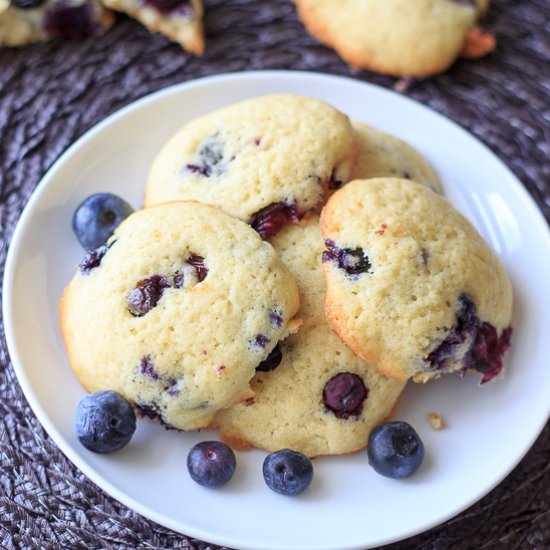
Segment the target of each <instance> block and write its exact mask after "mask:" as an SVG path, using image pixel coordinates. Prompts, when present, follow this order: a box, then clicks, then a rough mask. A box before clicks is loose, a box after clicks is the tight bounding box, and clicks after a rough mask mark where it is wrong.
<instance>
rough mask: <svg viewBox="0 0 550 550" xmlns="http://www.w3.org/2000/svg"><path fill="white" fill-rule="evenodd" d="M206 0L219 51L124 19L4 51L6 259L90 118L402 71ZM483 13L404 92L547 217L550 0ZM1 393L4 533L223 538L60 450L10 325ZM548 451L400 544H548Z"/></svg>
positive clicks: (279, 20) (253, 5)
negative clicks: (511, 178) (25, 386)
mask: <svg viewBox="0 0 550 550" xmlns="http://www.w3.org/2000/svg"><path fill="white" fill-rule="evenodd" d="M206 4H207V16H206V29H207V38H208V42H207V53H206V55H205V57H204V58H203V59H200V60H199V59H194V58H190V57H189V56H186V55H184V54H183V53H182V52H181V51H180V50H179V48H178V47H176V46H174V45H171V44H169V43H168V42H167V41H165V40H164V39H163V38H161V37H159V36H152V35H150V34H148V33H147V32H146V31H145V30H144V29H143V28H141V27H140V26H139V25H137V24H135V23H133V22H131V21H129V20H126V19H123V18H120V20H119V22H118V23H117V25H116V26H115V27H114V28H113V29H112V30H111V31H110V32H109V33H108V34H106V35H105V36H103V37H102V38H100V39H96V40H91V41H88V42H85V43H82V44H70V43H57V42H52V43H50V44H46V45H37V46H32V47H29V48H27V49H24V50H21V51H14V50H12V51H8V50H4V51H0V266H1V267H0V269H1V270H2V271H3V265H4V260H5V255H6V248H7V243H9V241H10V238H11V235H12V232H13V229H14V226H15V224H16V221H17V219H18V217H19V215H20V213H21V210H22V208H23V206H24V205H25V203H26V201H27V199H28V198H29V195H30V194H31V192H32V190H33V189H34V187H35V186H36V184H37V183H38V181H39V179H40V178H41V176H42V175H43V174H44V173H45V172H46V170H47V169H48V167H49V166H51V164H52V163H53V162H54V161H55V159H56V158H57V157H58V156H59V155H60V154H61V153H62V152H63V151H64V150H65V149H66V148H67V147H68V146H69V145H70V144H71V143H72V142H73V141H74V140H75V139H76V138H78V137H79V136H80V135H81V134H82V133H83V132H85V131H86V130H87V129H88V128H90V127H91V126H92V125H94V124H95V123H96V122H98V121H100V120H102V119H103V118H105V116H107V115H108V114H110V113H112V112H113V111H115V110H117V109H119V108H120V107H122V106H123V105H126V104H128V103H130V102H131V101H133V100H135V99H137V98H139V97H141V96H143V95H144V94H147V93H149V92H152V91H155V90H158V89H160V88H163V87H165V86H167V85H169V84H174V83H176V82H181V81H184V80H189V79H192V78H196V77H199V76H203V75H211V74H215V73H220V72H226V71H239V70H244V69H275V68H292V69H305V70H316V71H324V72H330V73H335V74H343V75H351V76H354V77H356V78H358V79H361V80H368V81H371V82H375V83H378V84H381V85H383V86H392V85H393V83H394V81H393V80H392V79H389V78H386V77H381V76H376V75H372V74H368V73H359V74H357V73H353V72H351V71H350V70H349V69H348V68H347V67H346V65H344V64H343V63H342V62H341V61H340V60H339V59H338V57H337V56H336V55H335V54H334V53H333V52H331V51H329V50H327V49H325V48H324V47H322V46H320V45H318V44H317V43H316V41H315V40H313V39H312V38H310V37H309V36H308V35H307V34H306V33H305V32H304V30H303V28H302V27H301V25H300V24H299V22H298V21H297V19H296V17H295V14H294V10H293V7H292V5H291V4H290V2H288V1H282V0H262V1H254V0H226V1H223V0H211V1H207V2H206ZM487 25H488V26H489V28H491V29H493V30H495V31H496V32H497V34H498V38H499V46H498V50H497V51H496V52H495V53H494V54H493V55H491V56H490V57H488V58H486V59H484V60H482V61H479V62H460V63H458V64H457V65H456V66H455V67H454V68H453V69H452V70H451V71H450V72H449V73H447V74H445V75H443V76H440V77H437V78H434V79H432V80H429V81H426V82H417V83H415V84H413V86H412V87H411V88H410V89H409V90H408V91H407V94H408V95H410V96H411V97H414V98H416V99H418V100H420V101H422V102H424V103H426V104H428V105H430V106H431V107H432V108H434V109H436V110H437V111H440V112H442V113H444V114H446V115H448V116H449V117H451V118H452V119H454V120H456V121H458V122H459V123H460V124H462V125H463V126H465V127H466V128H468V129H469V130H470V131H472V132H473V133H474V134H476V135H477V136H478V137H479V138H481V139H482V140H483V141H484V142H485V143H486V144H488V145H489V146H490V147H491V148H492V149H493V150H494V151H495V152H496V153H497V154H498V155H499V156H500V157H501V158H502V159H503V160H504V161H505V162H506V163H507V164H508V165H509V166H510V168H511V169H512V170H513V171H514V172H515V173H516V174H517V175H518V176H519V178H520V179H521V180H522V181H523V182H524V183H525V185H526V187H527V188H528V190H529V191H530V193H531V194H532V195H533V197H534V198H535V200H536V201H537V203H538V204H539V206H540V207H541V208H542V210H543V211H544V213H545V215H546V217H547V219H550V162H549V156H550V74H549V72H548V66H549V61H548V60H549V59H550V31H549V30H548V29H549V26H550V1H549V0H494V9H493V11H492V13H491V16H490V18H489V20H488V21H487ZM29 344H30V345H31V344H32V343H29ZM549 399H550V396H549ZM0 400H1V401H0V546H1V547H2V548H25V549H26V548H29V549H34V548H45V549H49V548H90V549H95V548H144V549H145V548H186V549H195V550H196V549H201V550H203V549H207V548H209V549H210V548H215V547H214V546H212V545H208V544H206V543H202V542H199V541H195V540H191V539H188V538H186V537H184V536H180V535H178V534H175V533H173V532H171V531H169V530H167V529H164V528H162V527H159V526H158V525H156V524H154V523H152V522H150V521H148V520H146V519H144V518H142V517H141V516H139V515H137V514H135V513H134V512H131V511H130V510H128V509H127V508H126V507H124V506H122V505H121V504H119V503H118V502H117V501H115V500H113V499H112V498H110V497H108V496H107V495H105V493H103V492H102V491H101V490H99V489H98V488H97V487H96V486H95V485H94V484H92V483H91V482H90V481H89V480H88V479H87V478H86V477H85V476H84V475H83V474H82V473H81V472H80V471H78V470H77V469H76V468H75V467H74V466H73V465H72V464H71V463H70V462H69V461H68V460H67V459H66V458H65V457H64V456H63V455H62V454H61V453H60V451H59V450H58V449H57V448H56V446H55V445H54V444H53V443H52V441H51V440H50V439H49V438H48V437H47V435H46V433H45V432H44V430H43V429H42V427H41V426H40V423H39V422H38V421H37V420H36V418H35V417H34V415H33V413H32V412H31V410H30V409H29V407H28V405H27V403H26V401H25V399H24V397H23V395H22V392H21V390H20V388H19V385H18V383H17V380H16V378H15V375H14V373H13V370H12V367H11V365H10V362H9V358H8V355H7V351H6V346H5V342H4V339H3V335H2V337H1V338H0ZM495 433H496V435H495V437H505V436H506V430H505V427H502V426H500V427H496V431H495ZM490 435H491V434H488V437H490ZM472 452H473V453H475V449H472ZM549 458H550V430H549V428H548V427H547V428H546V429H545V431H544V433H543V434H542V435H541V437H540V438H539V440H538V441H537V443H536V444H535V446H534V447H533V449H532V450H531V451H530V452H529V454H528V455H527V456H526V458H525V459H524V460H523V461H522V462H521V464H520V465H519V466H518V467H517V468H516V469H515V471H514V472H513V473H512V474H511V475H510V476H509V477H508V478H507V479H506V480H505V481H504V482H503V483H502V484H501V485H500V486H499V487H497V488H496V489H495V490H494V491H493V492H492V493H491V494H489V495H488V496H487V497H485V498H484V499H483V500H482V501H481V502H479V503H478V504H476V505H475V506H473V507H472V508H471V509H469V510H468V511H466V512H464V513H463V514H461V515H460V516H459V517H457V518H455V519H453V520H451V521H449V522H448V523H447V524H445V525H443V526H441V527H438V528H436V529H434V530H432V531H430V532H428V533H425V534H423V535H420V536H417V537H415V538H414V539H411V540H408V541H405V542H402V543H399V544H396V545H393V546H392V547H391V548H392V549H393V550H412V549H433V550H436V549H437V550H442V549H457V548H458V549H469V548H471V549H485V550H486V549H501V548H504V549H516V548H517V549H523V548H533V549H535V548H536V549H543V548H550V460H549ZM457 475H461V473H460V472H457ZM181 498H182V499H185V498H186V496H185V495H181ZM366 498H367V496H366ZM419 505H421V503H419ZM274 520H275V518H274ZM243 521H246V518H243ZM396 521H398V518H397V519H396ZM281 528H283V529H284V526H281ZM338 528H339V529H343V528H344V526H338ZM343 532H344V531H343ZM343 536H344V535H343Z"/></svg>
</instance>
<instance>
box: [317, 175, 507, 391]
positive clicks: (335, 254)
mask: <svg viewBox="0 0 550 550" xmlns="http://www.w3.org/2000/svg"><path fill="white" fill-rule="evenodd" d="M321 232H322V235H323V237H324V239H325V252H324V254H323V266H324V269H325V275H326V281H327V294H326V299H325V311H326V314H327V318H328V321H329V324H330V326H331V327H332V328H333V330H334V331H335V332H336V333H337V334H338V335H339V336H340V337H341V338H342V340H344V342H346V344H348V346H350V347H351V349H352V350H353V351H354V352H355V353H357V355H359V356H360V357H362V358H363V359H364V360H365V361H370V362H372V363H374V364H376V365H377V366H378V368H379V369H381V370H382V371H383V372H384V373H385V374H387V375H388V376H392V377H394V378H396V379H398V380H406V379H408V378H411V377H412V378H414V380H415V381H427V380H429V379H431V378H435V377H438V376H439V375H441V374H444V373H448V372H454V371H458V370H460V371H463V370H467V369H473V370H477V371H479V372H480V373H482V383H483V382H487V381H489V380H491V379H492V378H494V377H495V376H497V375H498V374H499V373H500V371H501V370H502V367H503V356H504V354H505V352H506V350H507V349H508V348H509V346H510V338H511V332H512V330H511V328H510V323H511V317H512V286H511V283H510V280H509V279H508V277H507V275H506V272H505V271H504V268H503V266H502V264H501V263H500V261H499V260H498V258H497V257H496V255H495V254H494V253H493V251H492V250H491V249H490V248H489V246H488V245H487V244H486V243H485V242H484V241H483V239H482V238H481V236H480V235H479V233H478V232H477V231H476V230H475V229H474V227H473V226H472V225H471V224H470V223H469V222H468V221H467V220H466V219H465V218H464V217H463V216H462V215H460V214H459V213H458V212H457V211H456V210H455V209H454V208H453V207H452V206H451V204H450V203H449V202H448V201H447V200H446V199H444V198H443V197H441V196H439V195H437V194H435V193H433V192H432V191H430V190H429V189H427V188H426V187H424V186H422V185H420V184H417V183H414V182H411V181H408V180H403V179H384V178H379V179H372V180H356V181H353V182H351V183H349V184H348V185H346V186H345V187H344V188H343V189H341V190H340V191H338V192H337V193H335V194H334V195H333V196H332V197H331V199H330V200H329V202H328V203H327V205H326V206H325V208H324V209H323V212H322V215H321Z"/></svg>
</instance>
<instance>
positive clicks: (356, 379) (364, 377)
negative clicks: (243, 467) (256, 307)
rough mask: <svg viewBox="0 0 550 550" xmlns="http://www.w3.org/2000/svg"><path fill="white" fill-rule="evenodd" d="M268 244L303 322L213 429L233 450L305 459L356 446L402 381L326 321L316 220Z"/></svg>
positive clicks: (392, 400)
mask: <svg viewBox="0 0 550 550" xmlns="http://www.w3.org/2000/svg"><path fill="white" fill-rule="evenodd" d="M271 242H272V243H273V246H274V248H275V249H276V250H277V252H279V255H280V257H281V259H283V261H284V262H285V263H286V264H287V266H288V268H289V270H290V271H291V273H292V274H293V275H294V277H295V279H296V281H297V282H298V287H299V289H300V295H301V296H300V297H301V304H302V308H301V310H300V314H301V316H302V317H303V321H304V324H303V326H302V328H301V329H300V331H299V332H298V333H297V334H294V335H292V336H290V337H289V338H287V339H286V340H285V341H283V342H281V343H280V344H279V346H278V347H277V348H275V351H274V352H272V354H271V355H270V357H269V358H268V360H267V361H265V362H264V363H263V364H262V365H260V366H259V368H258V369H257V371H258V372H257V374H256V376H255V377H254V379H253V381H252V389H253V391H254V394H255V395H254V397H253V398H251V399H249V400H247V401H244V402H242V403H240V404H236V405H234V406H232V407H231V408H229V409H226V410H223V411H220V412H219V413H218V414H217V415H216V417H215V419H214V424H215V425H217V426H218V427H219V428H220V430H221V437H222V439H224V440H225V441H226V442H227V443H229V444H231V445H232V446H234V447H236V448H239V449H246V448H250V446H255V447H261V448H264V449H266V450H268V451H276V450H278V449H283V448H290V449H293V450H295V451H299V452H302V453H304V454H306V455H308V456H316V455H327V454H343V453H349V452H353V451H356V450H358V449H361V448H363V447H365V446H366V443H367V440H368V436H369V433H370V431H371V430H372V429H373V428H374V427H375V426H376V425H377V424H379V423H381V422H382V421H383V420H384V419H386V418H387V417H388V416H389V415H390V413H391V411H392V409H393V408H394V406H395V404H396V402H397V399H398V397H399V395H400V393H401V391H402V389H403V384H402V383H400V382H397V381H395V380H392V379H390V378H387V377H386V376H384V375H383V374H381V373H380V372H379V371H378V370H377V369H376V368H375V367H373V366H370V365H368V364H366V363H364V362H363V361H362V360H361V359H360V358H359V357H357V356H356V355H354V354H353V352H352V351H351V350H350V349H348V348H347V347H346V346H345V344H344V343H343V342H342V341H341V340H340V339H339V338H338V337H337V336H336V335H335V334H333V333H332V332H331V330H330V329H329V327H328V325H327V324H326V321H325V319H324V313H323V297H324V276H323V272H322V268H321V254H322V250H323V241H322V239H321V235H320V231H319V223H318V218H317V217H310V218H308V219H307V220H306V221H304V222H303V223H302V225H301V226H296V225H292V226H287V227H285V228H284V229H283V230H282V231H281V232H280V233H279V234H278V235H277V236H276V237H275V238H274V239H272V241H271Z"/></svg>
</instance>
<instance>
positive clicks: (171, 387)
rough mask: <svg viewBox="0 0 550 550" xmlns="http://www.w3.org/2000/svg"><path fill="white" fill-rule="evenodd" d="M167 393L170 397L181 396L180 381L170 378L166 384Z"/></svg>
mask: <svg viewBox="0 0 550 550" xmlns="http://www.w3.org/2000/svg"><path fill="white" fill-rule="evenodd" d="M164 390H165V391H166V393H167V394H168V395H169V396H170V397H176V396H177V395H179V394H180V390H179V388H178V381H177V380H176V379H175V378H168V380H167V382H166V387H165V388H164Z"/></svg>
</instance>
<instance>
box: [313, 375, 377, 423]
mask: <svg viewBox="0 0 550 550" xmlns="http://www.w3.org/2000/svg"><path fill="white" fill-rule="evenodd" d="M368 395H369V390H368V388H367V387H366V386H365V383H364V382H363V380H362V379H361V378H360V377H359V376H357V374H354V373H351V372H341V373H338V374H337V375H336V376H333V377H332V378H331V379H330V380H329V381H328V382H327V383H326V384H325V387H324V389H323V403H324V404H325V407H326V408H327V409H329V410H331V411H332V412H333V413H334V414H335V415H336V416H337V417H338V418H342V419H347V418H357V417H359V416H360V415H361V413H362V412H363V402H364V401H365V399H366V398H367V397H368Z"/></svg>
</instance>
